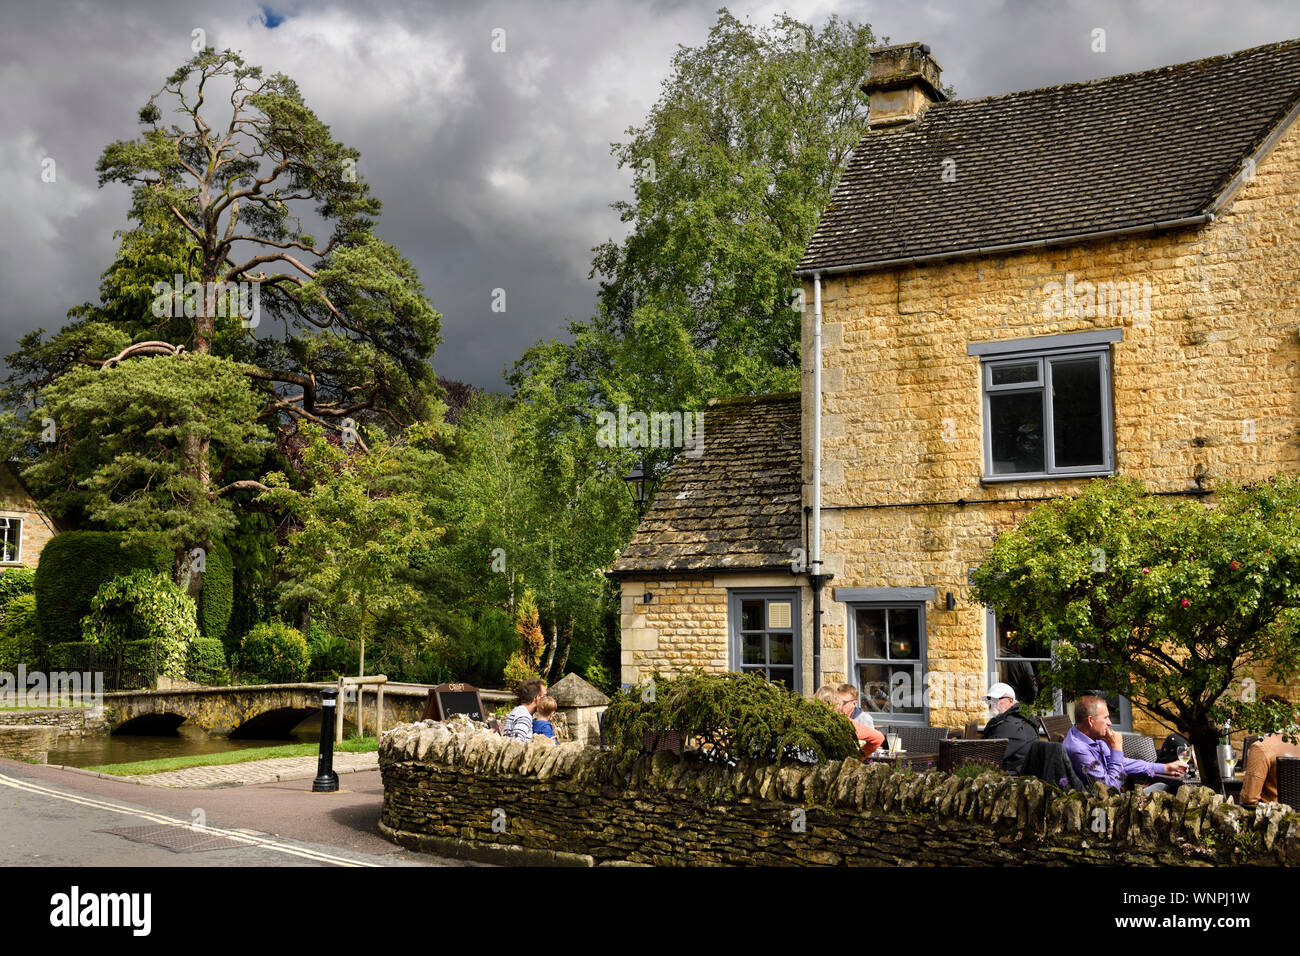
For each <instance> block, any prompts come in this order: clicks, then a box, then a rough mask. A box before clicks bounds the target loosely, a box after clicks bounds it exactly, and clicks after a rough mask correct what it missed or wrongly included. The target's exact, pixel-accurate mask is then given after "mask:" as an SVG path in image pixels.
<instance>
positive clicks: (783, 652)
mask: <svg viewBox="0 0 1300 956" xmlns="http://www.w3.org/2000/svg"><path fill="white" fill-rule="evenodd" d="M767 647H768V653H769V654H770V655H771V656H770V657H769V658H768V660H769V661H770V662H771V663H772V664H793V663H794V635H793V634H770V635H768V638H767Z"/></svg>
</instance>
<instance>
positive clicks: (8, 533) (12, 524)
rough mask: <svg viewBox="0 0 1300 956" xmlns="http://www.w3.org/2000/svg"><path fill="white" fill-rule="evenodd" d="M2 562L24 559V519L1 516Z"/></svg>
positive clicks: (0, 540)
mask: <svg viewBox="0 0 1300 956" xmlns="http://www.w3.org/2000/svg"><path fill="white" fill-rule="evenodd" d="M0 534H2V535H3V537H2V538H0V562H5V563H13V562H16V561H20V560H22V547H23V519H22V518H7V517H0Z"/></svg>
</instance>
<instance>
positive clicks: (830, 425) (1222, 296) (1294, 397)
mask: <svg viewBox="0 0 1300 956" xmlns="http://www.w3.org/2000/svg"><path fill="white" fill-rule="evenodd" d="M879 135H896V134H888V133H885V134H879ZM1297 210H1300V125H1295V126H1292V127H1291V129H1289V130H1288V131H1287V132H1286V133H1285V134H1284V135H1283V136H1282V137H1281V139H1280V140H1279V142H1278V144H1277V145H1276V147H1275V148H1274V149H1273V150H1272V151H1271V152H1270V153H1269V154H1268V155H1267V156H1266V157H1265V158H1264V159H1263V160H1262V161H1261V162H1260V163H1259V166H1258V169H1257V174H1256V176H1255V178H1254V180H1253V181H1252V182H1249V183H1247V184H1246V185H1244V186H1243V188H1242V189H1241V191H1240V192H1239V193H1238V194H1237V196H1236V198H1235V199H1234V200H1233V201H1232V202H1231V203H1230V204H1229V205H1228V206H1227V207H1226V208H1225V209H1224V210H1223V212H1222V213H1221V214H1220V215H1219V217H1218V219H1217V220H1216V221H1215V222H1213V223H1211V224H1210V225H1208V226H1205V227H1203V228H1199V229H1179V230H1170V231H1167V232H1161V233H1157V234H1150V235H1134V236H1127V237H1119V238H1113V239H1110V240H1108V241H1104V242H1092V243H1082V244H1077V245H1071V246H1063V247H1058V248H1046V249H1033V250H1025V251H1020V252H1016V253H1010V254H1005V255H998V256H982V257H977V258H967V259H960V260H953V261H949V262H937V263H927V264H924V265H923V266H920V267H916V266H908V267H904V268H891V269H880V270H875V271H871V272H862V273H857V274H850V275H832V276H825V277H823V283H822V307H823V327H822V332H823V362H824V366H825V370H824V372H823V386H824V387H823V417H822V435H823V454H824V462H823V469H824V470H823V505H824V507H825V508H826V511H825V513H824V514H823V517H822V526H823V534H824V539H823V547H824V558H825V562H826V563H825V570H826V571H828V572H830V573H833V574H834V576H835V577H834V580H833V582H832V584H833V586H834V587H849V588H856V587H915V586H926V587H931V586H932V587H934V588H935V589H936V590H937V592H938V600H937V601H936V602H934V603H933V604H931V605H929V607H928V608H927V629H928V633H927V641H926V651H927V660H926V662H925V666H926V669H927V670H934V671H947V672H952V673H975V674H979V673H987V672H988V670H989V662H988V660H987V659H986V650H985V648H986V640H985V613H984V609H983V607H981V606H980V605H979V604H978V603H977V602H976V601H974V600H973V599H972V598H971V595H970V588H969V586H968V584H967V569H968V568H971V567H974V566H976V565H978V564H980V563H981V562H982V561H983V560H984V557H985V555H986V553H987V551H988V548H989V547H990V546H991V545H992V543H993V540H994V539H995V538H996V536H997V534H998V533H999V532H1001V531H1005V530H1008V529H1011V528H1013V527H1014V526H1015V525H1016V523H1017V522H1018V521H1019V519H1020V518H1021V517H1023V516H1024V514H1025V513H1026V512H1028V511H1029V509H1031V508H1032V507H1034V506H1035V505H1036V504H1037V503H1038V502H1037V501H1034V500H1033V499H1035V498H1041V497H1044V496H1049V497H1050V496H1057V495H1068V494H1075V493H1077V492H1079V491H1080V490H1081V488H1082V484H1083V482H1082V481H1081V480H1079V479H1050V480H1027V481H1010V482H999V483H989V484H985V483H983V482H982V480H981V479H982V478H983V473H984V437H983V436H984V421H983V406H982V390H981V383H980V361H979V358H978V357H977V356H972V355H968V354H967V348H968V346H969V345H971V344H974V343H987V342H1001V341H1009V340H1015V339H1026V338H1031V337H1034V336H1045V335H1053V334H1061V333H1071V332H1082V331H1087V330H1092V329H1119V330H1121V331H1122V334H1123V340H1122V341H1120V342H1117V343H1115V344H1114V345H1113V346H1112V348H1111V355H1112V362H1113V367H1112V397H1113V402H1114V439H1115V456H1116V472H1117V473H1118V474H1121V475H1126V476H1129V477H1133V478H1139V479H1141V480H1142V481H1144V482H1146V484H1147V486H1148V487H1149V488H1150V489H1151V490H1153V491H1166V492H1173V491H1182V490H1187V489H1194V488H1196V487H1197V485H1198V483H1200V482H1209V483H1213V482H1214V481H1218V480H1222V479H1231V480H1237V481H1252V480H1258V479H1262V478H1265V477H1268V476H1270V475H1273V474H1275V473H1279V472H1280V473H1285V474H1292V475H1294V474H1297V473H1300V440H1297V431H1296V426H1295V414H1294V409H1295V408H1296V405H1297V403H1298V402H1300V377H1298V376H1297V371H1298V370H1300V337H1297V332H1296V330H1297V328H1300V299H1297V296H1296V293H1297V291H1298V289H1300V217H1298V216H1297ZM900 228H905V224H902V225H900ZM1069 277H1073V279H1074V281H1075V282H1076V283H1081V282H1085V281H1086V282H1091V283H1094V284H1097V283H1105V282H1115V283H1121V282H1122V283H1137V284H1138V286H1139V287H1141V286H1142V284H1143V283H1146V284H1147V285H1148V286H1149V288H1150V308H1149V314H1146V313H1145V312H1144V311H1143V310H1141V309H1130V310H1128V314H1109V310H1107V313H1106V314H1087V313H1086V311H1085V314H1083V315H1079V314H1078V313H1072V312H1070V311H1068V310H1067V311H1065V312H1064V314H1045V311H1044V304H1045V302H1047V301H1048V298H1049V290H1050V289H1051V286H1050V285H1049V284H1051V283H1061V284H1065V283H1066V282H1067V281H1068V278H1069ZM805 295H806V297H807V301H809V302H812V301H813V289H812V284H811V283H808V284H807V285H806V286H805ZM1048 311H1049V313H1050V312H1051V310H1048ZM812 320H813V316H812V309H811V308H809V309H807V310H805V312H804V323H803V348H804V360H803V361H804V368H805V369H809V368H811V367H812V351H811V349H812V330H813V321H812ZM812 409H813V405H812V396H811V393H810V392H809V391H808V390H806V389H805V391H804V402H803V415H804V417H803V433H804V480H805V482H806V483H807V482H810V481H811V476H812V456H811V445H810V442H809V437H808V436H810V435H811V433H812ZM810 499H811V493H810V490H809V487H808V485H807V484H806V485H805V495H804V500H805V502H807V501H809V500H810ZM916 502H936V503H935V504H923V505H922V504H914V503H916ZM949 591H951V592H952V593H953V596H954V597H955V599H956V608H955V610H952V611H948V610H945V609H944V596H945V594H946V593H947V592H949ZM827 608H828V613H827V615H826V619H825V628H824V634H823V641H824V655H825V656H824V664H823V666H824V667H825V669H826V678H827V680H829V681H839V680H841V679H843V678H845V677H846V676H847V677H848V679H850V680H852V679H853V677H852V676H851V675H847V674H846V670H847V666H848V662H847V651H846V647H845V642H846V628H847V622H846V615H845V608H844V605H843V604H836V603H835V602H834V601H828V602H827ZM1256 677H1257V679H1259V680H1260V687H1259V693H1264V692H1265V691H1266V690H1278V689H1280V688H1277V687H1276V685H1273V684H1271V683H1269V682H1267V681H1266V680H1264V679H1263V675H1262V674H1256ZM1291 692H1292V693H1294V692H1295V687H1294V685H1293V687H1292V688H1291ZM981 710H982V708H981V706H980V702H979V701H978V700H974V701H962V700H950V701H948V702H946V704H945V705H942V706H934V707H932V708H931V710H930V714H929V722H930V723H931V724H933V725H936V726H950V727H959V726H961V725H962V724H963V723H964V722H965V721H966V720H968V719H971V718H976V717H980V716H982V714H981ZM1136 716H1138V715H1137V714H1136V713H1135V717H1136ZM1135 729H1138V730H1140V731H1142V732H1146V733H1152V734H1155V733H1163V732H1164V731H1163V729H1162V728H1161V727H1160V726H1159V725H1158V724H1156V723H1155V722H1153V721H1150V720H1149V719H1141V718H1140V719H1138V720H1137V722H1136V725H1135Z"/></svg>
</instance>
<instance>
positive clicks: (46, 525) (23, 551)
mask: <svg viewBox="0 0 1300 956" xmlns="http://www.w3.org/2000/svg"><path fill="white" fill-rule="evenodd" d="M0 518H19V519H21V520H22V523H23V525H22V538H21V544H20V547H19V551H18V560H16V561H0V569H3V568H7V567H26V568H34V567H36V562H37V561H38V560H39V559H40V556H41V549H43V548H44V547H45V543H46V542H47V541H49V540H50V538H52V537H54V536H55V535H56V534H58V533H59V532H58V529H57V528H56V527H55V526H54V522H53V521H51V520H50V518H48V517H47V516H46V515H45V514H44V513H43V512H42V511H41V510H40V508H38V507H37V506H36V502H35V501H33V500H32V496H31V495H29V494H28V493H27V489H26V488H24V487H23V486H22V483H21V482H19V480H18V478H17V476H16V475H15V474H14V472H13V467H12V466H11V465H10V464H9V463H8V462H5V463H3V465H0Z"/></svg>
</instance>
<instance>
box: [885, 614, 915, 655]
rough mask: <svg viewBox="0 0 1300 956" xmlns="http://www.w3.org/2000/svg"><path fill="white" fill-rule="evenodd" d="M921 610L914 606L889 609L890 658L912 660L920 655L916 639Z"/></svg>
mask: <svg viewBox="0 0 1300 956" xmlns="http://www.w3.org/2000/svg"><path fill="white" fill-rule="evenodd" d="M920 620H921V612H920V611H918V610H917V609H916V608H914V607H895V608H890V609H889V657H890V659H891V660H896V661H897V660H905V661H914V660H916V659H918V658H919V657H920V655H921V647H920V643H919V642H918V641H917V636H918V631H919V630H920Z"/></svg>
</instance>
